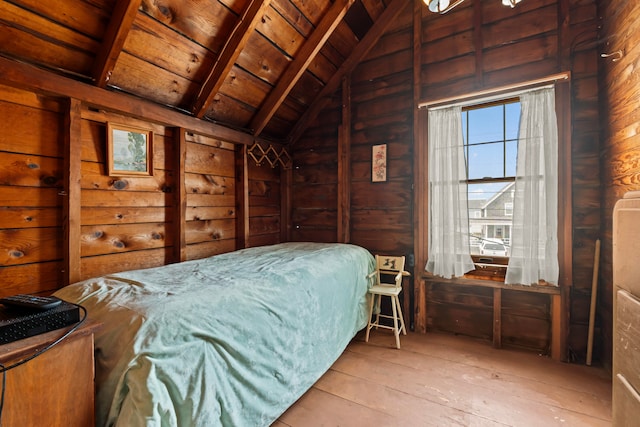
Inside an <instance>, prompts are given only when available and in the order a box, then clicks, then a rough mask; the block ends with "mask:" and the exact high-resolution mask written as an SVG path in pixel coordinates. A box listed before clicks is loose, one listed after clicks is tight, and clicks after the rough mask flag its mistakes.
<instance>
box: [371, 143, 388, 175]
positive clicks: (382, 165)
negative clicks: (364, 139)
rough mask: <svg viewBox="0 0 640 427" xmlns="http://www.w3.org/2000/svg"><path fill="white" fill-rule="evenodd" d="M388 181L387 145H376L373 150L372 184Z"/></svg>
mask: <svg viewBox="0 0 640 427" xmlns="http://www.w3.org/2000/svg"><path fill="white" fill-rule="evenodd" d="M386 180H387V144H379V145H374V146H373V147H372V149H371V182H385V181H386Z"/></svg>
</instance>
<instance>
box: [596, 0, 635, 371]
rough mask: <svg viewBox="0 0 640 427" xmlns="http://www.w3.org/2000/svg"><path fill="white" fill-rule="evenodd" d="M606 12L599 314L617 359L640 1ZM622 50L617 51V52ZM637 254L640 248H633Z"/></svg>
mask: <svg viewBox="0 0 640 427" xmlns="http://www.w3.org/2000/svg"><path fill="white" fill-rule="evenodd" d="M598 11H599V14H600V16H602V30H601V34H600V39H601V40H603V41H604V43H603V44H602V45H601V46H600V51H601V52H602V53H604V54H613V56H610V57H608V58H602V59H600V67H601V73H600V79H599V83H600V84H599V90H600V99H601V104H600V107H601V114H602V123H605V124H606V125H605V127H604V129H603V132H602V136H603V144H602V145H603V150H602V195H603V196H602V262H601V268H600V289H599V292H598V303H599V305H598V318H599V320H600V322H601V325H602V328H601V329H602V331H603V338H604V339H603V342H604V343H605V349H604V356H605V357H604V359H605V360H606V361H607V362H608V363H609V364H610V363H611V344H612V339H613V337H612V332H611V330H612V329H611V328H612V320H613V270H612V262H613V260H612V247H611V244H612V226H613V208H614V206H615V203H616V201H617V200H619V199H620V198H622V197H623V196H624V194H625V193H626V192H628V191H637V190H640V163H639V162H638V158H640V134H639V132H638V129H639V128H640V117H639V116H638V105H640V75H639V74H638V73H637V72H636V71H635V70H637V69H638V67H640V21H638V19H637V17H638V16H639V15H640V3H638V2H630V1H624V0H612V1H598ZM618 51H619V52H620V54H616V53H615V52H618ZM630 255H631V256H637V254H630Z"/></svg>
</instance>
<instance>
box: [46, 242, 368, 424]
mask: <svg viewBox="0 0 640 427" xmlns="http://www.w3.org/2000/svg"><path fill="white" fill-rule="evenodd" d="M373 268H374V260H373V258H372V256H371V254H369V252H368V251H366V250H365V249H363V248H360V247H358V246H353V245H346V244H322V243H284V244H279V245H274V246H265V247H257V248H250V249H244V250H241V251H236V252H231V253H226V254H222V255H217V256H214V257H211V258H207V259H202V260H196V261H188V262H183V263H180V264H171V265H167V266H164V267H159V268H152V269H146V270H136V271H130V272H126V273H118V274H114V275H110V276H105V277H101V278H96V279H90V280H85V281H83V282H80V283H76V284H73V285H70V286H67V287H65V288H63V289H61V290H60V291H58V292H57V293H56V296H58V297H60V298H62V299H64V300H66V301H70V302H75V303H78V304H81V305H83V306H84V307H86V309H87V310H88V313H89V318H91V319H94V320H97V321H99V322H102V323H103V324H104V326H103V328H102V329H101V330H100V331H99V332H97V334H96V338H95V342H96V382H97V402H96V412H97V414H96V416H97V425H99V426H102V425H107V426H111V425H117V426H127V427H129V426H203V427H204V426H206V427H210V426H216V425H224V426H234V427H235V426H268V425H270V424H271V423H272V422H273V421H274V420H275V419H277V418H278V417H279V416H280V415H281V414H282V413H283V412H284V411H285V410H286V409H287V408H288V407H289V406H290V405H291V404H293V403H294V402H295V401H296V400H297V399H298V398H299V397H300V396H301V395H302V394H304V392H305V391H306V390H307V389H309V387H311V386H312V385H313V383H314V382H315V381H316V380H317V379H318V378H319V377H320V376H322V374H323V373H324V372H326V370H327V369H328V368H329V367H330V366H331V365H332V364H333V362H334V361H335V360H336V359H337V358H338V357H339V356H340V354H341V353H342V352H343V350H344V349H345V347H346V345H347V344H348V343H349V341H350V340H351V339H352V338H353V336H354V335H355V334H356V333H357V332H358V331H359V330H360V329H362V328H363V327H364V326H365V325H366V314H367V304H366V298H367V297H366V295H367V288H368V282H367V280H366V275H367V273H369V272H370V271H373Z"/></svg>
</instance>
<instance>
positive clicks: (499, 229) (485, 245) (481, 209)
mask: <svg viewBox="0 0 640 427" xmlns="http://www.w3.org/2000/svg"><path fill="white" fill-rule="evenodd" d="M514 185H515V184H514V183H513V182H507V183H504V182H500V183H495V182H494V183H479V184H476V183H474V184H469V185H468V208H469V236H470V237H469V249H470V250H471V254H472V255H497V256H509V246H510V241H511V226H512V215H513V191H511V190H512V189H513V186H514ZM490 243H491V244H497V245H498V246H499V247H500V249H501V251H497V249H496V248H497V247H498V246H495V247H494V248H493V249H490V247H489V246H490Z"/></svg>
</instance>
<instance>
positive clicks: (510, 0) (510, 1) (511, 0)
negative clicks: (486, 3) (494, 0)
mask: <svg viewBox="0 0 640 427" xmlns="http://www.w3.org/2000/svg"><path fill="white" fill-rule="evenodd" d="M521 1H522V0H502V4H503V5H505V6H511V7H516V5H517V4H518V3H520V2H521Z"/></svg>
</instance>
